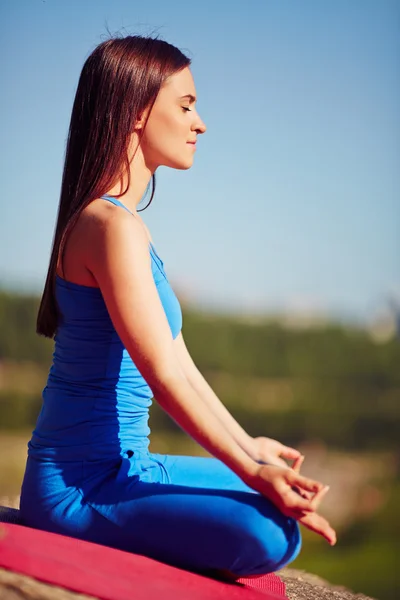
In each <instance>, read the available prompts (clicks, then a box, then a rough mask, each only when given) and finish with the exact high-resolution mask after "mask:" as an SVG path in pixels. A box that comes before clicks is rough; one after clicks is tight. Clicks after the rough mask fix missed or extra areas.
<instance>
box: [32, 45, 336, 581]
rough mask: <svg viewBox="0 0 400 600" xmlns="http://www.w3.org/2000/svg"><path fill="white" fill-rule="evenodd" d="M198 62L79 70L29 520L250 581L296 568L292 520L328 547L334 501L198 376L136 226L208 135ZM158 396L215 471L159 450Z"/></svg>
mask: <svg viewBox="0 0 400 600" xmlns="http://www.w3.org/2000/svg"><path fill="white" fill-rule="evenodd" d="M189 65H190V60H189V59H188V58H187V57H186V56H185V55H184V54H182V52H180V50H178V49H177V48H176V47H174V46H172V45H170V44H168V43H167V42H165V41H161V40H159V39H157V38H155V39H154V38H150V37H147V38H146V37H141V36H127V37H125V38H115V39H109V40H107V41H105V42H103V43H101V44H100V45H99V46H98V47H97V48H95V50H94V51H93V52H92V54H91V55H90V56H89V57H88V59H87V60H86V62H85V64H84V66H83V69H82V73H81V76H80V80H79V84H78V88H77V92H76V97H75V101H74V106H73V110H72V116H71V124H70V130H69V137H68V141H67V147H66V157H65V168H64V173H63V181H62V188H61V197H60V204H59V212H58V219H57V225H56V231H55V236H54V241H53V247H52V253H51V258H50V265H49V269H48V274H47V279H46V284H45V288H44V292H43V297H42V300H41V304H40V308H39V313H38V320H37V332H38V333H39V334H41V335H44V336H47V337H51V338H53V337H54V339H55V350H54V355H53V364H52V366H51V369H50V372H49V376H48V381H47V385H46V387H45V389H44V391H43V406H42V410H41V412H40V415H39V417H38V420H37V424H36V428H35V430H34V431H33V434H32V438H31V440H30V442H29V444H28V459H27V465H26V471H25V476H24V481H23V485H22V491H21V513H22V517H23V519H24V520H25V523H26V524H27V525H30V526H32V527H36V528H40V529H44V530H47V531H52V532H57V533H61V534H65V535H69V536H74V537H78V538H81V539H84V540H89V541H92V542H97V543H100V544H105V545H109V546H113V547H116V548H120V549H122V550H127V551H130V552H134V553H138V554H143V555H147V556H150V557H152V558H155V559H158V560H160V561H163V562H166V563H170V564H173V565H176V566H179V567H182V568H186V569H189V570H193V571H197V572H209V573H212V572H214V573H221V574H223V575H224V576H227V577H228V578H237V577H240V576H249V575H256V574H263V573H268V572H271V571H274V570H276V569H278V568H280V567H282V566H284V565H285V564H287V563H288V562H290V561H291V560H293V559H294V558H295V557H296V555H297V554H298V552H299V550H300V545H301V540H300V533H299V527H298V523H297V521H300V522H302V523H303V524H304V525H306V526H307V527H309V528H310V529H312V530H314V531H316V532H317V533H319V534H321V535H323V536H324V537H325V538H326V539H327V540H328V541H329V542H330V543H331V544H333V543H335V532H334V531H333V530H332V529H331V528H330V526H329V524H328V523H327V522H326V521H325V520H324V519H323V518H322V517H321V516H319V515H318V514H317V512H316V509H317V507H318V505H319V502H320V500H321V498H322V496H323V495H324V493H325V492H326V490H327V488H326V487H325V486H323V485H322V484H321V483H319V482H316V481H312V480H310V479H306V478H304V477H302V476H301V475H300V474H299V472H298V471H299V467H300V464H301V461H302V457H301V456H300V453H299V452H298V451H297V450H294V449H291V448H286V447H285V446H283V445H282V444H280V443H278V442H276V441H273V440H269V439H268V438H256V439H253V438H251V437H250V436H249V435H248V434H247V433H245V431H244V430H243V429H242V428H241V427H240V426H239V424H238V423H237V422H236V421H235V420H234V419H233V417H232V416H231V415H230V414H229V412H228V411H227V410H226V408H225V407H224V406H223V405H222V403H221V402H220V401H219V400H218V398H217V397H216V396H215V394H214V393H213V392H212V390H211V388H210V387H209V386H208V384H207V383H206V382H205V380H204V379H203V378H202V376H201V374H200V372H199V371H198V369H197V368H196V367H195V365H194V363H193V361H192V359H191V358H190V355H189V353H188V351H187V349H186V346H185V343H184V340H183V337H182V332H181V327H182V312H181V307H180V304H179V301H178V299H177V297H176V296H175V294H174V292H173V290H172V288H171V286H170V283H169V281H168V277H167V274H166V272H165V269H164V264H163V261H162V260H161V258H160V257H159V255H158V254H157V252H156V249H155V247H154V245H153V243H152V239H151V236H150V232H149V231H148V229H147V227H146V226H145V224H144V223H143V221H142V219H141V218H140V216H139V214H138V211H137V205H138V204H139V202H140V200H141V198H142V196H143V194H144V192H145V191H146V188H147V186H148V185H149V182H150V179H152V180H153V189H152V196H151V199H152V198H153V195H154V189H155V187H154V185H155V181H154V174H155V171H156V169H157V167H159V166H161V165H164V166H167V167H172V168H174V169H189V168H190V167H191V166H192V164H193V159H194V152H195V148H196V146H195V143H196V140H197V137H198V135H199V134H202V133H204V132H205V131H206V127H205V125H204V123H203V121H202V120H201V118H200V116H199V114H198V113H197V111H196V109H195V104H196V90H195V86H194V81H193V77H192V74H191V71H190V68H189ZM153 397H154V398H155V400H156V401H157V402H158V403H159V404H160V406H161V407H162V408H163V409H164V410H165V411H166V412H167V413H168V414H169V415H170V416H171V417H172V418H173V419H174V420H175V421H176V422H177V423H178V424H179V425H180V426H181V427H182V428H183V429H184V430H185V431H186V432H187V433H188V434H189V435H191V436H192V437H193V438H194V439H195V440H196V441H197V442H198V443H199V444H200V445H201V446H203V447H204V448H205V449H206V450H208V451H209V452H210V453H211V454H212V455H213V456H212V457H193V456H171V455H161V454H156V453H151V452H149V450H148V446H149V438H148V435H149V433H150V429H149V427H148V410H149V407H150V405H151V403H152V398H153ZM282 457H283V458H288V459H294V460H295V463H294V465H293V468H289V467H288V466H287V463H286V462H285V461H284V460H282ZM265 463H272V464H265Z"/></svg>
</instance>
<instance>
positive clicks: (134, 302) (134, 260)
mask: <svg viewBox="0 0 400 600" xmlns="http://www.w3.org/2000/svg"><path fill="white" fill-rule="evenodd" d="M102 218H103V217H98V219H100V221H98V220H96V219H97V218H96V219H93V220H92V221H91V223H90V225H89V226H88V239H87V256H86V266H87V268H88V269H89V270H90V272H91V273H92V275H93V276H94V278H95V279H96V281H97V282H98V285H99V287H100V290H101V292H102V296H103V298H104V301H105V304H106V306H107V310H108V312H109V315H110V318H111V320H112V322H113V325H114V327H115V329H116V331H117V333H118V335H119V337H120V339H121V341H122V343H123V344H124V346H125V348H126V349H127V351H128V353H129V355H130V356H131V358H132V360H133V362H134V363H135V364H136V366H137V367H138V369H139V371H140V373H141V374H142V375H143V377H144V379H145V380H146V381H147V383H148V384H149V386H150V388H151V389H152V392H153V394H154V398H155V400H156V401H157V402H158V403H159V404H160V406H161V407H162V408H163V409H164V410H165V411H166V412H167V413H168V414H169V415H170V416H171V417H172V418H173V419H174V420H175V421H176V422H177V423H178V425H179V426H180V427H182V429H184V430H185V431H186V432H187V433H188V434H189V435H190V436H191V437H192V438H193V439H194V440H196V441H197V442H198V443H199V444H200V445H201V446H202V447H203V448H205V449H206V450H207V451H208V452H210V454H212V455H213V456H215V457H216V458H218V459H220V460H222V461H223V462H224V463H225V464H226V465H227V466H228V467H230V468H231V469H232V470H233V471H234V472H235V473H236V474H237V475H239V477H241V478H242V479H243V480H244V481H251V480H252V478H253V476H254V475H255V473H256V471H257V468H258V467H259V465H258V464H257V463H256V462H254V461H253V460H252V459H251V458H250V457H249V456H248V454H247V453H246V452H245V451H244V450H243V449H242V447H241V446H240V445H239V444H238V443H237V442H236V440H235V439H234V438H233V437H232V435H231V434H230V433H229V432H228V431H227V429H226V428H225V427H224V426H223V425H222V423H221V421H220V420H219V419H218V418H217V417H216V416H215V414H214V413H213V412H212V411H211V410H210V408H209V407H208V406H207V404H205V403H204V402H203V401H202V399H201V398H200V397H199V395H198V393H197V391H196V390H195V389H194V388H193V387H192V385H191V384H190V383H189V381H188V380H187V378H186V375H185V373H184V371H183V370H182V368H181V365H180V363H179V360H178V358H177V355H176V352H175V348H174V340H173V338H172V334H171V329H170V326H169V323H168V320H167V317H166V315H165V312H164V308H163V306H162V304H161V300H160V297H159V295H158V291H157V288H156V286H155V283H154V279H153V274H152V270H151V258H150V254H149V248H148V241H147V238H146V235H145V233H144V231H143V229H142V227H141V226H140V225H139V223H138V222H137V221H135V219H133V218H132V217H131V216H130V215H129V214H128V213H125V211H120V210H115V209H114V207H112V208H111V210H110V211H108V215H107V219H104V221H102V220H101V219H102Z"/></svg>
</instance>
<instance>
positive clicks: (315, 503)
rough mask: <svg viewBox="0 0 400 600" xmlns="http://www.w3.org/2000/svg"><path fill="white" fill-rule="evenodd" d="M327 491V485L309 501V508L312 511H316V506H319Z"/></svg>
mask: <svg viewBox="0 0 400 600" xmlns="http://www.w3.org/2000/svg"><path fill="white" fill-rule="evenodd" d="M329 489H330V488H329V485H326V486H325V487H324V488H322V490H320V491H319V492H317V493H316V494H315V496H314V497H313V499H312V500H311V506H312V507H313V509H314V510H317V508H318V506H319V505H320V504H321V501H322V499H323V497H324V496H325V494H326V493H327V492H329Z"/></svg>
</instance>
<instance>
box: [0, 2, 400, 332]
mask: <svg viewBox="0 0 400 600" xmlns="http://www.w3.org/2000/svg"><path fill="white" fill-rule="evenodd" d="M0 19H1V22H2V36H1V39H0V50H1V56H2V61H1V65H0V68H1V80H2V83H3V85H2V93H1V95H0V114H1V133H2V144H1V148H0V153H1V165H2V194H1V196H0V208H1V213H0V214H1V217H0V286H1V287H8V288H11V289H22V290H29V291H34V292H38V293H40V292H41V290H42V286H43V283H44V280H45V276H46V272H47V267H48V260H49V255H50V247H51V242H52V236H53V231H54V225H55V218H56V212H57V207H58V200H59V193H60V184H61V175H62V168H63V159H64V151H65V141H66V137H67V132H68V126H69V120H70V115H71V108H72V103H73V99H74V94H75V90H76V86H77V83H78V78H79V74H80V71H81V69H82V66H83V63H84V61H85V60H86V58H87V56H88V55H89V54H90V52H91V51H92V50H93V49H94V47H95V46H96V45H97V44H99V43H100V42H101V41H103V39H105V38H106V37H108V35H109V33H108V30H109V31H110V32H111V33H117V32H118V33H124V34H126V35H128V34H146V35H148V34H158V35H160V36H161V38H162V39H165V40H167V41H168V42H170V43H173V44H175V45H176V46H178V47H179V48H180V49H181V50H183V51H184V52H185V53H187V54H188V55H189V56H190V58H191V59H192V66H191V69H192V73H193V76H194V80H195V86H196V91H197V96H198V102H197V109H198V111H199V113H200V115H201V117H202V119H203V120H204V122H205V123H206V125H207V128H208V129H207V132H206V133H205V134H204V135H203V136H200V139H199V143H198V147H197V150H196V154H195V160H194V164H193V166H192V168H191V169H189V170H187V171H178V170H172V169H167V168H165V167H161V168H159V169H158V170H157V174H156V177H157V191H156V195H155V198H154V199H153V202H152V204H151V205H150V206H149V208H148V209H146V210H145V211H144V212H142V213H141V215H142V217H143V218H144V220H145V222H146V224H147V225H148V227H149V228H150V231H151V233H152V237H153V240H154V243H155V246H156V248H157V251H158V253H159V254H160V256H161V257H162V259H163V260H164V265H165V268H166V272H167V275H168V277H169V279H170V281H171V283H172V285H173V287H174V289H175V291H176V293H177V295H178V297H180V298H181V299H182V300H187V301H188V302H191V303H192V304H196V305H198V306H201V307H205V308H215V309H218V310H225V311H233V312H237V313H250V312H257V313H259V312H266V313H269V312H287V311H289V312H290V311H306V312H310V311H311V312H313V313H316V314H325V315H329V316H332V317H334V318H342V319H350V320H353V321H359V320H365V319H369V318H370V317H371V315H373V314H375V313H376V311H377V310H379V309H380V308H381V307H382V306H384V305H385V302H386V298H388V297H389V296H397V297H400V236H399V227H400V219H399V213H400V209H399V206H400V202H399V199H400V198H399V197H400V181H399V179H400V175H399V173H400V169H399V166H400V161H399V159H400V112H399V106H400V75H399V73H400V69H399V62H400V59H399V57H400V52H399V50H400V41H399V39H400V38H399V25H400V3H399V2H397V1H390V0H374V1H372V0H345V1H344V0H324V1H322V0H321V1H317V0H315V1H310V0H296V1H294V0H292V1H289V0H258V1H255V0H246V2H245V1H244V0H243V1H234V0H230V1H229V2H228V1H224V0H221V1H219V2H216V1H213V2H210V1H209V0H202V1H201V2H197V3H193V2H183V1H180V0H170V1H169V2H165V1H163V0H156V1H154V0H147V1H146V2H134V1H133V0H85V1H79V0H74V1H72V0H45V1H44V0H25V1H22V0H8V1H7V0H4V1H3V2H1V5H0ZM146 203H147V200H146V199H145V200H144V202H143V203H142V204H141V207H142V208H143V207H144V206H145V205H146Z"/></svg>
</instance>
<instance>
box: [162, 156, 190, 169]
mask: <svg viewBox="0 0 400 600" xmlns="http://www.w3.org/2000/svg"><path fill="white" fill-rule="evenodd" d="M192 165H193V157H192V158H187V159H186V160H180V161H171V162H169V163H168V164H166V165H165V166H166V167H170V168H171V169H177V170H178V171H187V169H190V167H191V166H192Z"/></svg>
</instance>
